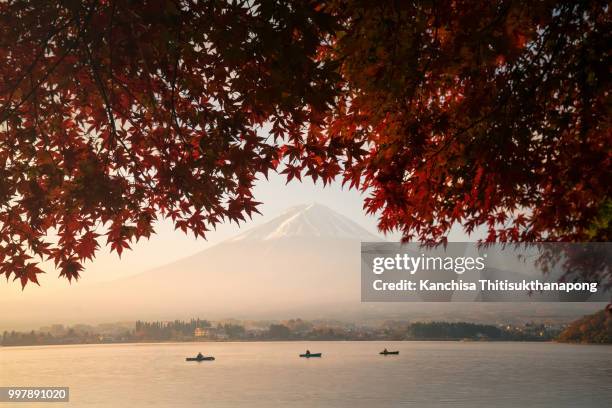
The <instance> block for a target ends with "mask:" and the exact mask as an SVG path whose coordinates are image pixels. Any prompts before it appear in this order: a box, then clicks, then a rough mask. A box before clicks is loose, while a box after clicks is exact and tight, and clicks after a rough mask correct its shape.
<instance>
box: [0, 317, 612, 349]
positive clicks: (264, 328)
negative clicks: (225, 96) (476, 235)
mask: <svg viewBox="0 0 612 408" xmlns="http://www.w3.org/2000/svg"><path fill="white" fill-rule="evenodd" d="M0 340H1V343H0V344H1V345H2V346H5V347H8V346H32V345H55V344H57V345H59V344H99V343H139V342H196V341H300V340H307V341H334V340H339V341H342V340H344V341H376V340H387V341H402V340H405V341H410V340H440V341H444V340H465V341H560V342H569V343H599V344H612V318H610V316H609V314H608V313H607V312H606V311H601V312H598V313H596V314H593V315H590V316H585V317H584V318H582V319H579V320H577V321H575V322H573V323H571V324H569V325H549V324H543V323H533V322H531V323H524V324H521V325H510V324H508V325H493V324H476V323H468V322H403V321H388V322H384V323H382V324H380V325H379V326H376V327H372V326H357V325H354V324H348V323H342V322H321V321H307V320H302V319H291V320H286V321H282V322H240V321H224V322H212V321H208V320H202V319H191V320H188V321H182V320H175V321H170V322H162V321H153V322H146V321H140V320H139V321H137V322H135V323H116V324H104V325H98V326H90V325H82V324H81V325H74V326H70V327H67V326H64V325H53V326H48V327H42V328H40V329H39V330H32V331H26V332H18V331H5V332H4V333H3V334H2V337H1V339H0Z"/></svg>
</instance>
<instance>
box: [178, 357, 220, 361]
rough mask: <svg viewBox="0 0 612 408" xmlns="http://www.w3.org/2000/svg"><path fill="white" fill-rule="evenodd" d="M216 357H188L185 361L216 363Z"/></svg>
mask: <svg viewBox="0 0 612 408" xmlns="http://www.w3.org/2000/svg"><path fill="white" fill-rule="evenodd" d="M214 360H215V358H214V357H212V356H211V357H187V358H186V359H185V361H214Z"/></svg>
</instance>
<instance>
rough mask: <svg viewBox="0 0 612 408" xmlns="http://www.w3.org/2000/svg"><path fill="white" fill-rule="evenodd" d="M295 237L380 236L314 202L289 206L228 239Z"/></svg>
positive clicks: (376, 239)
mask: <svg viewBox="0 0 612 408" xmlns="http://www.w3.org/2000/svg"><path fill="white" fill-rule="evenodd" d="M297 237H311V238H340V239H355V240H360V241H380V238H379V237H377V236H376V235H374V234H371V233H370V232H368V231H367V230H365V229H364V228H362V227H361V226H359V225H357V224H356V223H355V222H353V221H351V220H350V219H348V218H347V217H345V216H344V215H342V214H339V213H337V212H335V211H334V210H332V209H330V208H328V207H326V206H324V205H321V204H317V203H313V204H307V205H299V206H296V207H292V208H289V209H288V210H286V211H285V212H284V213H282V214H281V215H279V216H278V217H276V218H274V219H273V220H271V221H269V222H267V223H265V224H263V225H261V226H258V227H255V228H252V229H250V230H248V231H246V232H244V233H242V234H240V235H238V236H237V237H235V238H233V239H231V240H230V241H231V242H237V241H244V240H257V241H270V240H275V239H282V238H297Z"/></svg>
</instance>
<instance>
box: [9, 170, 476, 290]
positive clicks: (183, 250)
mask: <svg viewBox="0 0 612 408" xmlns="http://www.w3.org/2000/svg"><path fill="white" fill-rule="evenodd" d="M364 198H365V196H364V195H362V194H360V193H359V192H358V191H356V190H349V189H348V188H344V189H342V187H341V185H340V183H333V184H331V185H328V186H327V187H323V184H322V183H321V182H319V183H317V184H316V185H315V184H314V183H313V182H312V181H311V180H310V179H305V180H304V182H302V183H300V182H291V183H289V184H287V185H285V182H284V177H281V176H278V175H275V174H272V175H270V179H269V180H267V181H266V180H262V181H260V182H259V183H258V184H257V186H256V188H255V199H256V200H257V201H261V202H263V204H262V205H261V207H260V211H261V213H262V215H255V216H254V218H253V220H250V221H248V222H246V223H244V224H242V225H240V226H237V225H236V224H223V225H219V226H218V227H217V230H216V231H211V232H209V233H208V235H207V240H204V239H202V238H199V239H197V240H196V239H195V238H193V235H190V236H187V235H185V234H184V233H182V232H181V231H175V230H174V227H173V226H172V223H171V222H169V221H162V222H159V223H158V225H157V227H156V233H157V234H156V235H154V236H152V237H151V239H150V240H149V241H146V240H142V241H141V242H139V243H138V244H136V245H134V246H133V247H132V250H131V251H130V250H127V251H124V252H123V254H122V257H121V259H119V257H118V256H117V254H116V253H112V254H111V253H109V251H108V249H107V248H106V247H103V249H102V250H101V251H100V252H98V254H97V257H96V258H95V259H94V260H93V262H88V263H87V264H86V268H85V271H84V272H83V274H82V278H81V279H80V280H79V282H78V283H77V284H88V283H93V282H100V281H108V280H114V279H118V278H121V277H125V276H128V275H131V274H135V273H139V272H143V271H146V270H148V269H151V268H154V267H157V266H161V265H164V264H166V263H170V262H172V261H174V260H177V259H181V258H184V257H186V256H189V255H191V254H194V253H196V252H198V251H201V250H203V249H205V248H208V247H210V246H212V245H214V244H217V243H219V242H221V241H224V240H226V239H228V238H231V237H233V236H235V235H237V234H239V233H240V232H242V231H244V230H246V229H248V228H252V227H254V226H257V225H261V224H262V223H264V222H267V221H269V220H271V219H272V218H274V217H276V216H278V215H279V214H280V213H281V212H283V211H284V210H285V209H287V208H288V207H292V206H295V205H300V204H309V203H313V202H317V203H319V204H323V205H326V206H328V207H329V208H331V209H333V210H335V211H337V212H339V213H341V214H343V215H345V216H347V217H348V218H350V219H352V220H353V221H355V222H356V223H358V224H360V225H361V226H363V227H364V228H366V229H367V230H368V231H370V232H372V233H377V228H376V218H375V217H372V216H366V215H365V212H364V211H363V208H362V206H363V199H364ZM449 238H450V239H449V240H451V241H453V240H454V241H464V240H466V236H465V235H464V234H462V233H461V232H460V231H458V232H454V233H452V234H451V236H450V237H449ZM387 239H388V240H397V239H399V235H394V236H388V237H387ZM45 270H47V271H48V273H47V274H46V275H45V276H43V277H40V278H39V280H40V281H41V286H42V288H38V287H35V285H29V286H27V287H26V289H25V291H24V292H23V293H22V291H21V286H20V285H19V284H18V282H9V283H5V282H6V281H4V283H0V296H2V297H15V296H21V297H23V296H25V297H29V296H35V295H36V294H40V293H41V292H45V291H47V290H54V289H57V288H59V287H65V286H68V282H67V281H66V280H65V279H58V278H57V272H56V271H55V270H53V269H52V267H51V265H48V267H47V268H45ZM73 284H74V283H73Z"/></svg>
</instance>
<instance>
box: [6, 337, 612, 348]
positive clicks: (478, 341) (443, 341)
mask: <svg viewBox="0 0 612 408" xmlns="http://www.w3.org/2000/svg"><path fill="white" fill-rule="evenodd" d="M324 342H325V343H330V342H334V343H336V342H337V343H340V342H345V343H418V342H432V343H433V342H436V343H448V342H456V343H555V344H576V345H593V344H594V345H600V344H597V343H564V342H559V341H555V340H540V341H536V340H471V339H403V340H388V339H387V340H384V339H381V340H371V339H368V340H321V339H316V340H308V339H278V340H262V339H257V340H194V341H176V340H169V341H139V342H134V341H127V342H105V343H93V342H92V343H62V344H31V345H0V349H1V348H16V347H52V346H59V347H62V346H92V345H119V344H134V345H136V344H189V343H194V344H203V343H324ZM602 345H604V346H609V344H602Z"/></svg>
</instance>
